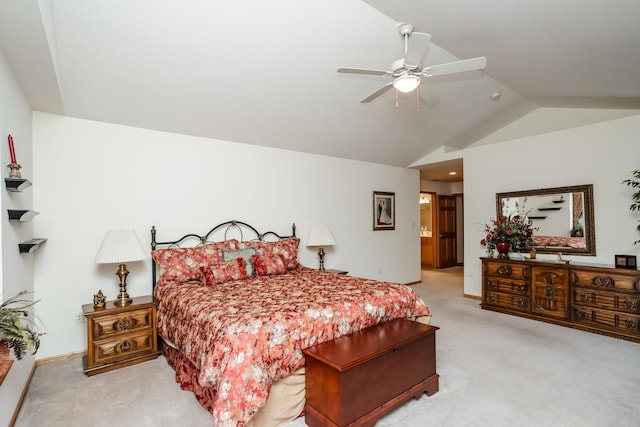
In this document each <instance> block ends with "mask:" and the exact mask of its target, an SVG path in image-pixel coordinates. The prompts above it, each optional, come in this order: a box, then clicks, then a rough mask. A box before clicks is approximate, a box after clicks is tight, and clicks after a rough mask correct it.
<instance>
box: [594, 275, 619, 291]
mask: <svg viewBox="0 0 640 427" xmlns="http://www.w3.org/2000/svg"><path fill="white" fill-rule="evenodd" d="M593 284H594V285H596V286H602V287H605V288H612V287H613V286H614V284H615V282H614V280H613V279H612V278H611V277H609V276H596V277H594V278H593Z"/></svg>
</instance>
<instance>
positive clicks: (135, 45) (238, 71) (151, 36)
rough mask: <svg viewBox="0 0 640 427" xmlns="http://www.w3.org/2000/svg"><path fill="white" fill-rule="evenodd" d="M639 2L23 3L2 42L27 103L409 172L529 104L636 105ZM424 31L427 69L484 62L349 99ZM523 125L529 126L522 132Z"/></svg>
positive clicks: (0, 25)
mask: <svg viewBox="0 0 640 427" xmlns="http://www.w3.org/2000/svg"><path fill="white" fill-rule="evenodd" d="M638 17H640V2H639V1H637V0H614V1H606V2H605V1H602V0H563V1H557V0H518V1H512V0H487V1H483V2H478V1H476V0H446V1H444V0H429V1H425V0H403V1H391V0H366V1H361V0H305V1H299V0H272V1H269V2H261V1H248V0H236V1H230V2H222V1H213V0H180V1H177V0H173V1H172V0H92V1H86V0H40V1H38V0H20V1H17V0H16V1H2V2H0V49H1V51H2V53H3V54H4V57H5V58H6V60H7V62H8V64H9V66H10V67H11V69H12V70H13V73H14V74H15V75H16V78H17V79H18V81H19V83H20V85H21V86H22V87H23V88H24V91H25V94H26V96H27V98H28V99H29V102H30V103H31V105H32V107H33V108H34V109H35V110H39V111H44V112H52V113H56V114H64V115H67V116H70V117H76V118H81V119H88V120H97V121H102V122H108V123H117V124H123V125H128V126H136V127H141V128H148V129H156V130H161V131H167V132H176V133H181V134H187V135H196V136H203V137H208V138H213V139H223V140H228V141H235V142H240V143H247V144H255V145H264V146H271V147H278V148H283V149H289V150H296V151H303V152H308V153H317V154H323V155H328V156H336V157H342V158H348V159H354V160H362V161H367V162H375V163H381V164H388V165H395V166H401V167H407V166H410V165H412V164H414V163H415V162H416V161H417V160H419V159H421V158H422V157H423V156H425V155H427V154H429V153H431V152H433V151H435V150H437V149H439V148H441V147H443V146H446V147H449V148H453V149H456V148H464V147H467V146H469V145H470V144H473V143H474V142H476V141H478V140H479V139H481V138H483V137H485V136H486V135H488V134H491V133H492V132H493V131H495V130H497V129H500V128H501V127H503V126H505V125H506V124H508V123H510V122H511V121H513V120H515V119H517V118H519V117H521V116H523V115H525V114H527V113H528V112H531V111H533V110H535V109H536V108H538V107H539V106H559V107H580V108H591V107H606V108H609V107H610V108H621V109H640V72H639V70H640V25H638ZM399 23H409V24H412V25H414V26H415V31H420V32H425V33H429V34H431V45H430V49H429V51H428V54H427V56H426V58H425V60H424V64H425V66H428V65H434V64H439V63H444V62H450V61H455V60H457V59H466V58H471V57H476V56H486V57H487V61H488V65H487V67H486V69H485V70H483V71H472V72H467V73H462V74H456V75H453V76H443V77H431V78H428V79H426V80H425V81H424V83H423V84H422V85H421V86H420V87H419V90H418V91H417V92H413V93H411V94H408V95H405V94H397V93H396V92H395V91H393V90H391V91H388V92H387V93H385V94H384V95H382V96H381V97H379V98H378V99H376V100H375V101H373V102H370V103H360V101H361V100H362V99H363V98H365V97H366V96H368V95H369V94H371V93H372V92H374V91H376V90H377V89H378V88H380V87H381V86H382V85H384V84H386V83H388V82H389V78H388V77H377V76H361V75H344V74H338V73H337V72H336V70H337V68H338V67H353V68H373V69H382V70H387V69H390V67H391V64H392V63H393V62H394V61H395V60H397V59H400V58H402V57H403V55H404V41H403V39H402V37H401V36H400V34H399V32H398V24H399ZM533 132H535V130H533Z"/></svg>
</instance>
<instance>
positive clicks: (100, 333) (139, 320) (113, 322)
mask: <svg viewBox="0 0 640 427" xmlns="http://www.w3.org/2000/svg"><path fill="white" fill-rule="evenodd" d="M91 320H92V323H93V325H92V326H91V327H92V329H93V338H94V339H96V340H98V339H103V338H107V337H110V336H112V335H114V334H119V333H123V332H129V331H134V330H139V329H150V328H152V324H151V323H152V321H153V308H152V307H149V308H145V309H141V310H135V311H131V312H127V313H120V314H113V315H107V316H99V317H94V318H93V319H91Z"/></svg>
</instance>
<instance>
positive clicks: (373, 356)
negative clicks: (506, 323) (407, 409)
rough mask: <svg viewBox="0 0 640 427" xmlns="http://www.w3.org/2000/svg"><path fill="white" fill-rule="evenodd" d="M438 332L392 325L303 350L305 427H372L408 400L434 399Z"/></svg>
mask: <svg viewBox="0 0 640 427" xmlns="http://www.w3.org/2000/svg"><path fill="white" fill-rule="evenodd" d="M437 329H438V328H437V327H435V326H430V325H425V324H422V323H418V322H413V321H411V320H407V319H395V320H391V321H389V322H385V323H381V324H379V325H376V326H372V327H370V328H366V329H363V330H362V331H359V332H355V333H353V334H350V335H345V336H342V337H340V338H336V339H335V340H332V341H327V342H325V343H322V344H318V345H315V346H313V347H309V348H306V349H304V350H303V352H304V354H305V380H306V402H305V411H304V412H305V422H306V424H307V425H308V426H310V427H327V426H332V427H336V426H347V425H348V426H352V427H355V426H373V425H374V424H375V422H376V420H377V419H378V418H380V417H381V416H382V415H384V414H386V413H388V412H390V411H391V410H393V409H394V408H396V407H397V406H399V405H401V404H402V403H404V402H406V401H407V400H409V399H411V398H412V397H414V398H419V397H420V396H421V395H422V394H423V393H425V392H426V393H427V394H428V395H432V394H434V393H436V392H437V391H438V374H437V373H436V353H435V351H436V341H435V340H436V336H435V332H436V330H437Z"/></svg>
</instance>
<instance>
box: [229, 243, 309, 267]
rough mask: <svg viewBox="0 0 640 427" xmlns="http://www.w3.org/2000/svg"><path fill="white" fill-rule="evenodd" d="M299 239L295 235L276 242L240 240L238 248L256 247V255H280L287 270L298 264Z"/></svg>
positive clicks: (272, 256)
mask: <svg viewBox="0 0 640 427" xmlns="http://www.w3.org/2000/svg"><path fill="white" fill-rule="evenodd" d="M299 245H300V239H299V238H297V237H286V238H284V239H281V240H278V241H277V242H260V241H251V242H240V249H243V248H248V247H252V248H256V252H257V255H260V256H266V257H270V258H274V257H278V256H280V257H282V260H283V261H284V263H285V267H286V269H287V270H293V269H294V268H296V267H297V266H298V264H299V263H298V246H299Z"/></svg>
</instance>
